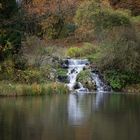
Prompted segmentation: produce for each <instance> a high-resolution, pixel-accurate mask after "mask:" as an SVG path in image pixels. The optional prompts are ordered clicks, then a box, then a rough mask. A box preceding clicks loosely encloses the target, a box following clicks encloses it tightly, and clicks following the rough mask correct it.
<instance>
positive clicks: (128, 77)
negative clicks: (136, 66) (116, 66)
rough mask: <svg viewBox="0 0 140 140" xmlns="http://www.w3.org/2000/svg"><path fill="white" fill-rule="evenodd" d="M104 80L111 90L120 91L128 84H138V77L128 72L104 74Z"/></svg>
mask: <svg viewBox="0 0 140 140" xmlns="http://www.w3.org/2000/svg"><path fill="white" fill-rule="evenodd" d="M105 78H106V80H107V81H108V82H109V83H110V85H111V86H112V88H113V89H118V90H120V89H122V88H124V87H125V86H127V85H129V84H137V83H140V75H138V74H137V73H134V72H130V71H127V72H126V71H122V72H121V71H117V70H111V71H106V72H105Z"/></svg>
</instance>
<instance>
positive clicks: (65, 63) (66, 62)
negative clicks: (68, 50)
mask: <svg viewBox="0 0 140 140" xmlns="http://www.w3.org/2000/svg"><path fill="white" fill-rule="evenodd" d="M61 67H62V68H65V69H68V67H69V61H68V59H65V60H62V61H61Z"/></svg>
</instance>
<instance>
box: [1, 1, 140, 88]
mask: <svg viewBox="0 0 140 140" xmlns="http://www.w3.org/2000/svg"><path fill="white" fill-rule="evenodd" d="M139 6H140V2H139V1H138V0H137V1H136V2H135V3H133V2H132V0H127V2H124V1H123V0H119V1H117V0H103V1H100V0H88V1H86V0H68V1H66V0H21V1H20V0H19V1H16V0H1V1H0V80H1V81H2V84H3V83H7V81H8V82H9V83H15V84H28V85H29V84H34V83H38V84H49V83H51V82H55V81H57V77H58V75H62V76H63V75H66V72H65V71H64V70H61V69H60V61H61V58H63V57H64V56H69V57H84V58H88V59H89V60H90V62H91V64H92V65H93V66H96V67H98V69H99V70H100V71H101V72H102V73H103V74H104V77H105V79H106V80H107V81H108V82H109V83H110V85H111V86H112V87H113V88H114V89H116V90H121V89H124V88H125V87H129V86H130V85H134V84H136V85H137V86H138V85H139V84H140V61H139V60H140V11H139V9H140V8H139Z"/></svg>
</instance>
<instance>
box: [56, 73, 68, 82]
mask: <svg viewBox="0 0 140 140" xmlns="http://www.w3.org/2000/svg"><path fill="white" fill-rule="evenodd" d="M57 79H58V81H59V82H63V83H68V76H62V75H58V76H57Z"/></svg>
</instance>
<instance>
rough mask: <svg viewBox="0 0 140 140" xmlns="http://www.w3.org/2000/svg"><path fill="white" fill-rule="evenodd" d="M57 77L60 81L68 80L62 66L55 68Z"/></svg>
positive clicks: (65, 81) (65, 70)
mask: <svg viewBox="0 0 140 140" xmlns="http://www.w3.org/2000/svg"><path fill="white" fill-rule="evenodd" d="M57 78H58V80H59V81H60V82H64V83H67V82H68V76H67V69H63V68H59V69H57Z"/></svg>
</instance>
